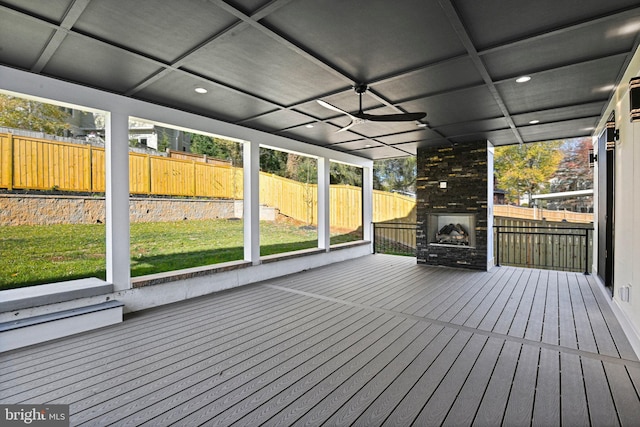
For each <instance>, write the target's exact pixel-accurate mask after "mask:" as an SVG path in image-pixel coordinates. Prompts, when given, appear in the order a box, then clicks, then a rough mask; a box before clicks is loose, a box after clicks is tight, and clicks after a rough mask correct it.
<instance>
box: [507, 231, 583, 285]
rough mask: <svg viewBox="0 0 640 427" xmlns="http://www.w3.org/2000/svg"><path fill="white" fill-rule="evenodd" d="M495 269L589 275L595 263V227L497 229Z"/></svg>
mask: <svg viewBox="0 0 640 427" xmlns="http://www.w3.org/2000/svg"><path fill="white" fill-rule="evenodd" d="M494 230H495V244H494V251H495V254H494V255H495V257H496V265H498V266H500V265H511V266H517V267H527V268H542V269H551V270H561V271H574V272H584V274H589V273H590V271H591V264H592V261H593V233H592V231H593V228H592V227H528V226H504V225H496V226H494Z"/></svg>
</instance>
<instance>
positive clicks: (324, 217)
mask: <svg viewBox="0 0 640 427" xmlns="http://www.w3.org/2000/svg"><path fill="white" fill-rule="evenodd" d="M330 171H331V162H330V161H329V159H328V158H327V157H320V158H318V214H317V217H318V248H320V249H324V250H325V252H329V248H330V247H331V218H330V217H331V207H330V200H331V197H330V194H329V193H330V186H329V184H330V181H331V174H330Z"/></svg>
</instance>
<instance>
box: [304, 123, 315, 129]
mask: <svg viewBox="0 0 640 427" xmlns="http://www.w3.org/2000/svg"><path fill="white" fill-rule="evenodd" d="M305 127H306V128H307V129H311V128H312V127H313V125H312V124H311V123H309V124H308V125H306V126H305Z"/></svg>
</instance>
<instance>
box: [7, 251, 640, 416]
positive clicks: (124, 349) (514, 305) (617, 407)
mask: <svg viewBox="0 0 640 427" xmlns="http://www.w3.org/2000/svg"><path fill="white" fill-rule="evenodd" d="M596 286H597V284H596V283H595V282H594V280H593V278H591V277H589V276H584V275H582V274H575V273H564V272H556V271H543V270H528V269H518V268H512V267H500V268H494V269H493V270H492V271H491V272H488V273H486V272H471V271H462V270H454V269H447V268H435V267H426V266H418V265H416V263H415V259H414V258H405V257H394V256H387V255H371V256H368V257H364V258H361V259H357V260H352V261H347V262H343V263H340V264H334V265H331V266H328V267H323V268H319V269H314V270H309V271H306V272H304V273H300V274H296V275H291V276H287V277H283V278H279V279H274V280H270V281H267V282H264V283H261V284H258V285H252V286H247V287H243V288H240V289H235V290H231V291H227V292H222V293H219V294H215V295H213V296H209V297H205V298H198V299H194V300H191V301H187V302H183V303H179V304H174V305H171V306H167V307H161V308H158V309H153V310H148V311H145V312H142V313H138V314H135V315H133V316H130V317H129V318H127V320H126V321H125V322H124V323H122V324H120V325H116V326H113V327H108V328H104V329H101V330H98V331H94V332H91V333H86V334H82V335H79V336H74V337H69V338H65V339H61V340H57V341H55V342H51V343H46V344H42V345H38V346H34V347H30V348H26V349H22V350H16V351H13V352H10V353H6V354H5V355H2V356H0V378H1V385H0V388H1V390H0V402H2V403H27V402H28V403H65V404H70V405H71V407H70V408H71V422H72V425H108V424H115V425H119V426H125V425H140V424H142V425H148V426H163V425H170V424H175V425H180V426H196V425H201V424H205V425H221V426H228V425H239V426H254V425H262V424H264V425H274V426H275V425H308V426H317V425H328V426H336V425H357V426H376V425H385V426H403V425H415V426H428V425H452V426H463V425H486V426H497V425H505V426H519V425H541V426H549V425H562V426H573V425H575V426H585V425H594V426H614V425H632V426H633V425H635V426H637V425H638V424H639V423H640V398H639V394H640V362H639V361H638V359H637V358H636V356H635V354H634V353H633V350H632V348H631V346H630V345H629V343H628V341H627V340H626V338H625V336H624V334H623V332H622V330H621V328H620V326H619V325H618V323H617V322H616V320H615V318H614V316H613V314H612V312H611V311H610V309H609V307H608V305H607V303H606V300H605V297H604V296H603V295H602V294H601V292H600V290H599V289H597V287H596Z"/></svg>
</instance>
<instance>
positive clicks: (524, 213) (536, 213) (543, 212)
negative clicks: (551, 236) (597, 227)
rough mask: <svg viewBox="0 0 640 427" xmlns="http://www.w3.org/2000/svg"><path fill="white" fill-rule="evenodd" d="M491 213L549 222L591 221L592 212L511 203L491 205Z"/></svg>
mask: <svg viewBox="0 0 640 427" xmlns="http://www.w3.org/2000/svg"><path fill="white" fill-rule="evenodd" d="M493 215H494V216H499V217H505V218H519V219H526V220H534V221H537V220H540V221H542V220H546V221H551V222H560V221H566V222H579V223H589V222H593V214H592V213H582V212H568V211H550V210H547V209H540V208H535V207H534V208H527V207H523V206H511V205H495V206H494V207H493Z"/></svg>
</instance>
